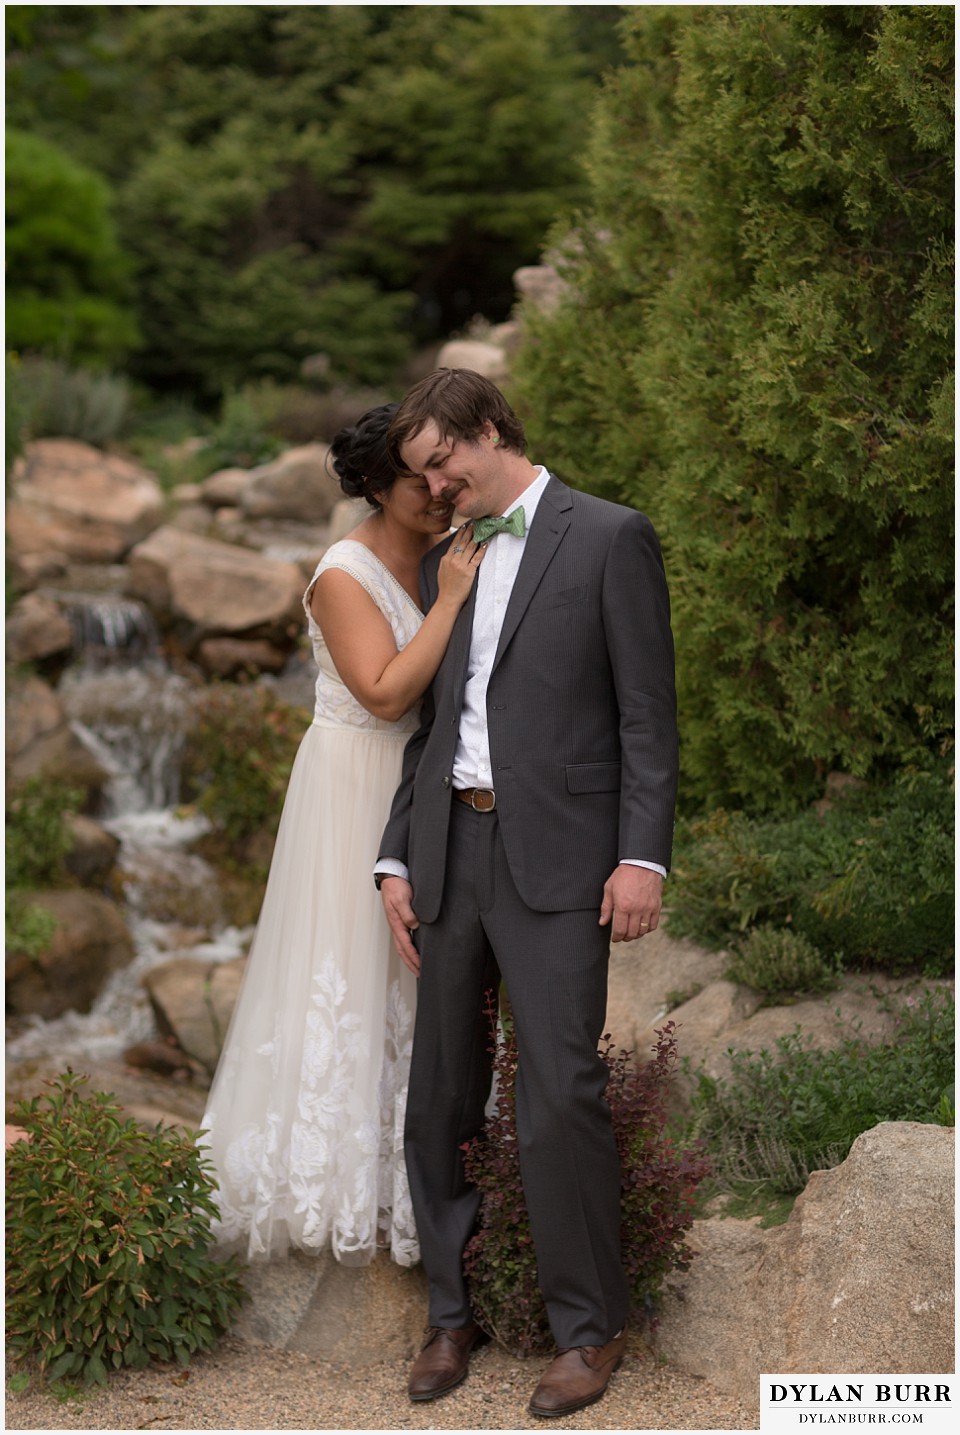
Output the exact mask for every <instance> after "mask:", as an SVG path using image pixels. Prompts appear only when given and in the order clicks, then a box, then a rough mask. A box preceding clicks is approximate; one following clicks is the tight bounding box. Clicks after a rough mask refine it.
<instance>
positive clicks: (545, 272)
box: [513, 264, 570, 314]
mask: <svg viewBox="0 0 960 1435" xmlns="http://www.w3.org/2000/svg"><path fill="white" fill-rule="evenodd" d="M513 287H514V288H515V289H516V291H517V293H518V294H519V295H520V298H521V299H522V300H523V302H524V303H525V304H528V305H531V306H532V307H533V308H534V309H539V310H540V311H541V313H544V314H552V313H553V311H554V310H555V309H556V308H557V306H558V305H559V303H560V301H561V299H563V297H564V295H565V294H567V293H569V291H570V285H569V284H568V283H567V281H566V280H565V279H563V278H561V276H560V274H559V273H558V272H557V270H556V269H555V268H554V266H553V265H552V264H527V265H524V267H523V268H522V269H517V270H515V272H514V275H513Z"/></svg>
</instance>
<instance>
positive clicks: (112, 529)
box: [7, 439, 163, 562]
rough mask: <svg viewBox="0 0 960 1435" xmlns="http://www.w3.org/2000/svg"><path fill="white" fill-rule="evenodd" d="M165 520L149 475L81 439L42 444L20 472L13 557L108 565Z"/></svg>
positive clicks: (12, 510) (11, 513) (13, 507)
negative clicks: (52, 556) (59, 557)
mask: <svg viewBox="0 0 960 1435" xmlns="http://www.w3.org/2000/svg"><path fill="white" fill-rule="evenodd" d="M162 514H163V494H162V492H161V490H160V486H159V484H158V483H157V481H156V479H155V478H153V476H152V475H151V474H149V473H147V472H146V471H145V470H144V469H141V468H138V467H137V466H136V465H135V464H132V463H128V462H127V460H126V459H122V458H117V457H116V456H115V455H113V454H106V453H101V452H100V450H99V449H95V448H91V447H90V445H89V444H85V443H78V442H77V441H76V440H74V439H38V440H37V441H36V442H35V443H31V444H28V445H27V448H26V452H25V453H24V455H23V456H22V457H21V458H19V459H18V460H17V462H16V464H15V465H14V469H13V477H12V497H11V500H10V502H9V504H8V506H7V543H8V551H9V552H10V554H11V555H12V556H14V557H16V558H22V557H23V556H24V555H26V554H36V553H40V554H47V553H49V552H50V551H51V550H54V551H56V552H58V553H64V554H66V555H67V556H68V557H70V558H75V559H80V560H81V561H85V562H104V561H106V562H109V561H111V560H116V559H118V558H122V557H123V555H124V554H125V553H127V552H128V551H129V550H130V549H131V548H132V547H133V545H134V544H135V543H137V542H138V541H139V540H140V539H142V538H145V537H146V535H147V534H148V533H149V532H150V531H151V530H152V529H154V528H156V526H157V524H158V523H159V522H160V521H161V517H162Z"/></svg>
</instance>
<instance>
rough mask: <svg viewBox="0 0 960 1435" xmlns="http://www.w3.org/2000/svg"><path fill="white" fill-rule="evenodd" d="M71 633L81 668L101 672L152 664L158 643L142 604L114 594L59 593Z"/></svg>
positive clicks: (155, 632) (151, 620)
mask: <svg viewBox="0 0 960 1435" xmlns="http://www.w3.org/2000/svg"><path fill="white" fill-rule="evenodd" d="M54 596H55V597H56V599H57V601H58V602H59V603H60V605H61V606H62V607H63V608H64V609H65V610H66V614H67V617H68V618H69V620H70V627H71V629H72V631H73V647H74V652H75V653H76V654H77V657H78V660H79V661H80V663H81V664H82V665H83V666H84V667H90V668H103V667H116V666H118V665H121V666H122V665H129V664H132V663H142V662H148V663H149V662H153V661H155V660H156V659H157V658H158V656H159V652H160V641H159V636H158V633H157V626H156V624H155V623H154V621H153V615H152V614H151V612H150V610H149V608H147V607H146V606H145V605H144V604H143V603H138V602H136V601H135V600H134V599H132V598H122V597H120V596H118V595H117V594H115V593H78V592H58V593H56V594H55V595H54Z"/></svg>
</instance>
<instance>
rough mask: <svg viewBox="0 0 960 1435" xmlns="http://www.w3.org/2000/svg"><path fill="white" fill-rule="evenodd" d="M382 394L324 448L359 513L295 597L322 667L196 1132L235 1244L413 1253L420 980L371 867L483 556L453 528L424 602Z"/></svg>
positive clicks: (432, 525)
mask: <svg viewBox="0 0 960 1435" xmlns="http://www.w3.org/2000/svg"><path fill="white" fill-rule="evenodd" d="M395 410H396V405H395V404H385V405H382V406H381V407H379V408H376V409H371V410H370V412H369V413H367V414H365V415H364V416H363V418H361V419H360V420H359V422H358V423H357V424H356V425H355V426H354V427H351V428H346V429H343V430H341V432H340V433H339V434H338V435H337V437H336V438H335V439H334V441H333V444H332V446H331V457H332V461H333V467H334V469H335V470H336V473H337V475H338V477H339V479H340V485H341V488H342V489H343V491H344V492H345V493H346V494H348V495H349V496H351V497H361V496H362V497H363V498H365V499H366V500H367V502H368V503H369V504H370V506H371V508H372V510H373V512H371V514H370V515H369V516H368V517H367V518H366V519H365V520H364V521H363V522H362V523H361V524H360V526H359V527H358V528H356V529H355V530H354V531H353V532H352V533H351V534H350V536H349V538H345V539H343V540H342V541H341V542H339V543H335V544H334V545H333V546H332V547H331V548H329V549H328V550H327V552H326V553H325V554H324V556H323V559H322V560H321V562H320V564H319V566H318V568H317V570H316V572H315V574H314V576H313V579H312V581H311V583H310V586H309V587H308V588H307V591H306V593H305V595H304V600H303V602H304V608H305V610H306V614H307V623H308V631H309V634H310V637H311V639H312V642H313V652H314V657H315V659H316V663H317V668H318V675H317V681H316V704H315V710H314V718H313V722H312V724H311V726H310V727H309V728H308V730H307V732H306V733H305V734H304V737H303V740H302V743H301V746H300V748H299V751H298V753H297V757H296V760H295V762H294V765H293V770H292V772H291V774H290V785H289V788H288V791H287V796H286V800H285V803H284V808H283V815H282V817H281V821H280V828H279V831H278V833H277V841H276V847H275V849H274V855H273V862H272V865H271V868H270V876H269V879H268V881H267V888H266V893H265V895H264V901H263V908H262V911H261V914H260V919H259V922H258V925H257V930H256V934H255V936H254V939H253V945H252V946H251V949H250V954H249V959H248V963H247V970H246V974H245V977H244V982H243V987H242V989H241V992H240V996H239V999H238V1001H237V1005H236V1007H235V1009H234V1013H233V1016H232V1018H231V1022H230V1026H229V1028H228V1031H227V1037H226V1041H225V1044H224V1048H223V1052H222V1054H221V1057H220V1063H219V1065H218V1067H217V1072H216V1075H215V1077H214V1080H213V1085H212V1086H211V1089H210V1095H209V1098H208V1102H207V1110H206V1113H205V1115H204V1119H203V1127H204V1134H203V1135H202V1136H201V1137H200V1140H201V1142H202V1144H203V1146H204V1147H205V1148H207V1149H206V1151H205V1153H204V1154H205V1155H206V1156H207V1157H208V1159H209V1162H210V1164H211V1165H212V1168H213V1169H212V1172H211V1174H212V1175H213V1176H214V1178H215V1180H216V1184H217V1187H218V1192H217V1193H216V1199H217V1203H218V1205H219V1209H220V1221H219V1223H218V1224H217V1225H216V1226H215V1228H214V1233H215V1236H216V1239H217V1241H218V1243H219V1244H221V1245H224V1246H230V1247H231V1248H233V1249H235V1250H239V1251H240V1252H241V1253H242V1254H244V1255H246V1257H247V1258H248V1259H257V1258H260V1259H264V1258H267V1257H271V1256H278V1255H283V1254H285V1253H286V1252H287V1251H288V1250H289V1248H290V1247H298V1248H299V1249H301V1250H306V1251H320V1250H323V1249H325V1248H327V1247H328V1246H329V1247H331V1248H332V1250H333V1253H334V1255H335V1256H336V1258H337V1259H338V1260H340V1261H345V1262H351V1263H355V1264H361V1263H365V1262H367V1261H369V1260H371V1259H372V1257H373V1256H374V1254H375V1253H376V1250H377V1248H378V1246H388V1247H389V1249H390V1252H391V1254H392V1256H393V1258H394V1259H395V1260H396V1261H398V1262H399V1263H400V1264H401V1265H412V1264H413V1263H414V1262H415V1261H416V1260H418V1259H419V1248H418V1245H417V1235H416V1229H415V1226H414V1220H413V1211H412V1208H411V1205H410V1197H409V1192H408V1189H407V1179H406V1168H405V1166H404V1158H403V1116H404V1106H405V1102H406V1090H407V1069H408V1066H409V1059H410V1042H411V1038H412V1034H413V1014H414V1003H415V996H416V983H415V980H414V978H413V976H412V975H411V973H410V972H409V971H408V970H407V968H406V967H405V966H404V964H403V963H402V962H401V961H400V959H399V957H398V956H397V955H396V953H395V952H394V950H393V946H392V942H391V938H390V935H389V929H388V927H387V924H386V920H385V918H384V916H383V910H382V907H381V903H380V899H379V896H378V894H377V891H376V888H375V887H374V882H373V876H372V872H373V865H374V862H375V860H376V857H377V848H378V843H379V840H380V834H381V832H382V830H383V826H384V823H385V821H386V818H387V814H388V811H389V807H390V802H391V800H392V797H393V793H394V790H395V788H396V786H397V782H398V781H399V776H400V763H401V758H402V754H403V748H404V745H405V742H406V739H407V738H408V737H409V735H410V733H411V732H412V731H413V730H414V728H415V727H416V726H417V707H418V704H419V700H420V698H421V697H422V695H423V693H424V691H425V689H426V687H427V685H428V684H429V682H430V680H431V679H432V677H433V675H434V673H435V672H436V670H437V668H438V666H439V664H440V660H441V658H442V657H443V654H444V650H445V648H446V646H447V642H448V640H449V638H450V633H451V631H452V629H453V625H454V622H455V621H456V618H457V614H458V613H459V611H460V609H461V607H462V606H463V603H464V601H465V600H466V598H467V596H468V594H469V592H470V588H471V585H472V583H473V580H474V576H475V574H476V571H477V568H478V567H479V564H480V563H481V561H482V558H483V549H482V548H480V547H478V546H477V545H476V544H475V543H473V542H471V541H468V542H466V543H465V544H464V546H463V548H462V550H460V551H458V547H459V546H458V545H454V546H453V547H452V548H451V550H450V551H449V552H448V553H447V554H446V555H445V556H444V558H443V559H442V560H441V563H440V573H439V581H440V591H439V597H438V599H437V602H436V603H435V604H434V606H433V607H432V608H431V609H430V612H429V613H428V614H427V616H426V617H424V615H423V614H422V613H421V611H420V608H419V606H418V604H419V586H418V570H419V566H420V560H421V559H422V558H423V556H424V554H425V553H427V552H428V550H429V549H430V548H431V547H432V546H433V545H434V544H435V543H437V542H438V541H439V540H440V539H441V538H442V537H444V536H445V535H446V534H447V533H448V532H449V529H450V519H451V516H452V508H451V505H450V504H449V503H443V502H441V501H438V500H437V499H434V498H431V496H430V491H429V489H428V488H427V485H426V483H425V482H424V481H423V480H422V479H420V478H418V477H416V476H414V475H413V474H400V475H397V474H396V473H395V472H394V470H393V469H392V467H391V465H390V462H389V460H388V458H387V452H386V444H385V438H386V432H387V428H388V427H389V423H390V419H391V418H392V416H393V414H394V412H395Z"/></svg>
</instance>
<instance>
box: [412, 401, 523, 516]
mask: <svg viewBox="0 0 960 1435" xmlns="http://www.w3.org/2000/svg"><path fill="white" fill-rule="evenodd" d="M495 437H496V430H495V429H494V427H493V425H492V424H488V425H487V429H486V431H485V432H484V433H482V434H481V435H480V437H479V438H478V439H477V440H476V441H475V442H473V443H471V442H469V441H468V440H467V439H452V438H443V437H442V436H441V434H440V430H439V429H438V427H437V425H436V424H435V423H434V421H433V420H432V419H430V420H429V422H428V423H426V424H425V425H424V427H423V428H422V429H421V430H420V432H419V433H417V434H414V435H413V437H412V438H409V439H407V441H406V443H404V444H403V445H402V447H401V449H400V456H401V458H402V459H403V462H404V464H405V466H406V467H407V468H408V469H409V470H410V472H411V473H416V474H420V475H422V477H423V478H425V479H426V481H427V483H428V484H429V485H430V492H431V494H432V495H433V497H434V498H437V499H444V500H446V501H447V502H450V503H452V504H453V506H454V508H455V509H456V510H457V512H458V513H459V514H462V515H463V517H464V518H482V517H483V516H484V515H485V514H488V513H494V514H496V513H500V512H502V510H503V508H505V507H506V505H507V504H508V503H509V502H510V501H511V496H510V494H509V492H508V489H507V484H506V481H505V478H504V474H503V465H502V463H501V456H500V451H499V450H498V449H497V447H496V445H495V444H494V442H493V440H494V438H495Z"/></svg>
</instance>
